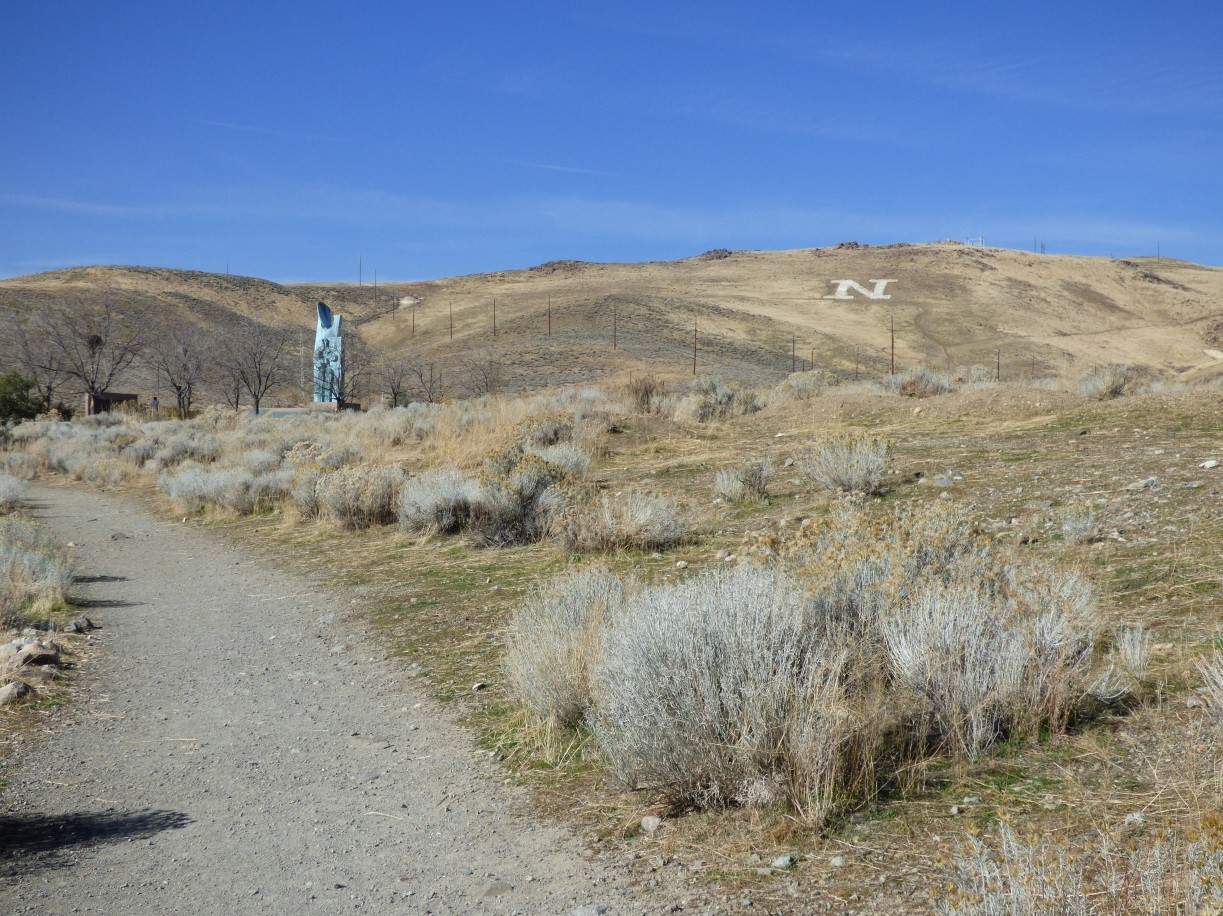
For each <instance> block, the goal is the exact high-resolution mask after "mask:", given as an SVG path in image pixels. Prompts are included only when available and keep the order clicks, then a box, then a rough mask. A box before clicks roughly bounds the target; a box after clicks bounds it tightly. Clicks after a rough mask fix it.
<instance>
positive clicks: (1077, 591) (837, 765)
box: [509, 500, 1149, 824]
mask: <svg viewBox="0 0 1223 916" xmlns="http://www.w3.org/2000/svg"><path fill="white" fill-rule="evenodd" d="M747 552H748V554H749V555H755V558H756V561H755V562H745V563H742V564H740V565H738V566H736V567H733V568H730V569H724V570H717V571H711V572H707V573H704V574H702V575H698V576H695V577H693V578H691V579H688V580H686V581H684V582H680V583H678V584H672V585H658V586H651V587H642V588H640V589H638V590H635V591H633V592H632V594H631V595H629V596H627V597H625V598H624V599H623V600H621V601H620V603H619V604H618V605H616V606H612V604H610V603H604V604H603V605H601V606H600V607H599V609H598V612H597V614H596V613H593V612H592V613H591V614H589V615H586V616H583V613H582V611H581V609H580V608H575V607H573V606H572V605H567V606H566V609H565V612H564V615H562V616H563V620H564V622H556V621H552V620H550V618H549V616H548V614H549V613H550V612H549V611H548V610H547V608H548V607H549V606H548V605H547V604H546V603H544V602H540V601H536V602H535V604H534V605H533V606H532V608H531V610H530V612H529V613H528V612H526V611H524V612H523V613H522V614H521V616H519V617H517V618H516V621H517V622H516V624H515V626H514V628H513V629H512V631H511V634H510V650H509V651H510V653H511V654H512V655H514V657H515V659H516V662H515V664H516V666H517V668H518V669H521V668H522V666H523V665H524V664H525V665H528V666H529V665H531V664H533V663H531V662H529V661H524V660H527V659H531V658H533V657H534V656H533V655H532V652H533V647H532V646H531V645H530V643H531V641H532V640H533V639H536V638H537V636H536V634H537V633H539V634H545V633H548V632H551V631H550V630H549V627H551V628H553V629H559V630H566V631H567V630H571V629H572V628H573V625H572V623H571V621H572V620H574V619H581V620H583V621H587V622H586V623H583V624H582V627H583V628H588V626H593V625H594V624H591V623H589V621H594V620H597V621H598V622H599V623H598V625H599V626H600V627H601V633H602V636H601V642H600V643H599V645H600V647H601V648H600V651H599V654H598V658H597V660H596V662H595V663H593V664H591V663H589V662H584V664H585V665H586V667H585V669H584V670H586V671H589V672H590V674H589V678H588V679H587V680H580V679H579V680H578V681H573V680H572V679H571V680H570V681H569V682H568V683H570V686H571V687H572V688H573V696H575V697H576V699H574V700H573V701H572V702H570V703H569V704H568V705H567V707H566V708H567V709H568V710H569V711H570V712H569V713H567V714H566V716H565V717H564V718H565V721H571V720H572V718H573V715H574V714H575V713H573V710H577V709H581V708H584V709H586V710H587V712H586V719H585V721H586V722H587V723H588V724H590V725H591V726H592V727H593V729H594V733H595V735H596V737H597V740H598V745H599V748H600V750H601V752H602V754H603V756H604V759H605V762H606V763H607V766H608V768H609V770H610V771H611V773H612V774H613V775H614V776H616V777H617V778H618V779H619V780H620V781H621V782H623V783H624V784H625V785H627V786H630V787H633V788H638V789H647V790H650V791H652V792H654V793H656V794H657V795H659V796H661V797H662V798H663V799H665V800H666V801H667V802H668V803H670V804H672V805H675V806H678V807H681V808H682V807H691V806H698V807H700V806H710V805H713V806H723V805H729V804H767V805H782V806H783V807H784V808H786V809H787V810H789V811H791V812H792V813H794V814H796V815H797V816H799V817H800V819H802V820H805V821H807V822H809V823H812V824H819V823H822V822H823V821H824V820H825V819H826V818H827V816H828V815H829V814H830V813H831V812H833V811H834V810H835V809H836V808H837V807H839V806H844V805H855V804H860V803H863V802H865V801H867V800H869V799H870V798H871V797H873V796H874V795H875V794H877V793H879V792H881V791H896V792H899V791H904V790H905V789H906V788H907V786H908V784H909V782H910V781H911V780H912V779H913V778H915V777H914V775H913V774H915V773H918V772H920V771H921V769H922V766H921V765H922V763H923V762H924V761H926V760H928V759H930V758H932V757H948V758H954V759H964V760H973V759H976V758H978V757H980V756H981V755H983V754H986V753H988V752H989V750H990V748H991V747H993V746H994V745H995V744H996V743H997V742H998V741H1000V740H1002V739H1004V738H1007V739H1012V740H1014V739H1024V738H1034V737H1036V736H1039V735H1044V734H1049V733H1058V732H1061V731H1064V730H1065V729H1066V728H1067V727H1068V725H1069V724H1070V723H1071V722H1073V721H1077V720H1079V719H1081V718H1083V717H1085V716H1089V715H1091V714H1093V713H1094V712H1096V711H1098V710H1100V709H1102V708H1103V707H1105V706H1106V705H1109V704H1117V703H1119V702H1120V701H1121V700H1123V699H1126V698H1130V697H1133V696H1134V695H1135V694H1136V693H1137V692H1138V691H1140V690H1141V685H1142V682H1143V678H1144V675H1145V665H1146V660H1147V654H1148V649H1149V637H1147V636H1145V635H1144V633H1143V632H1140V631H1133V632H1126V631H1123V632H1122V633H1121V634H1120V635H1119V636H1118V637H1117V639H1116V640H1115V646H1114V649H1113V652H1112V654H1111V656H1109V658H1107V659H1106V658H1104V657H1102V654H1101V653H1100V652H1098V651H1097V640H1098V636H1099V631H1100V630H1101V629H1102V625H1101V622H1100V619H1099V612H1098V608H1097V604H1096V598H1095V592H1094V589H1093V588H1092V587H1091V585H1090V583H1088V582H1087V581H1086V580H1085V579H1083V578H1082V577H1081V576H1079V575H1078V574H1076V573H1075V572H1073V571H1071V570H1066V569H1062V568H1058V567H1053V566H1049V565H1045V564H1031V563H1026V562H1022V561H1021V559H1020V558H1019V557H1018V556H1016V555H1013V554H1009V553H998V552H997V551H996V549H995V548H994V546H993V545H992V544H990V543H987V542H985V541H984V540H983V539H982V538H981V537H979V536H978V535H977V534H976V532H975V531H974V529H973V527H972V526H971V525H970V524H969V523H968V522H967V521H966V520H965V519H964V518H963V517H962V516H959V515H957V514H956V513H954V512H953V511H951V510H949V509H946V508H939V507H937V506H936V507H934V508H928V509H920V510H910V511H900V512H897V513H887V512H883V511H876V510H875V509H873V508H872V507H871V506H870V505H869V504H863V503H862V502H860V501H854V500H843V501H841V502H839V503H837V504H836V505H835V506H834V508H833V511H832V513H831V514H830V515H829V516H828V517H827V518H824V519H821V520H814V521H810V522H807V523H804V524H803V525H801V526H799V527H798V528H797V529H794V528H788V529H787V528H778V529H777V530H776V531H770V532H766V533H763V534H760V535H757V536H755V537H753V538H752V540H751V542H750V544H749V545H748V547H747ZM555 588H556V589H558V590H559V591H560V592H565V593H566V594H568V595H569V597H570V598H571V599H574V595H575V594H576V592H575V591H574V590H573V589H569V590H568V591H566V588H567V587H566V586H565V585H564V584H563V583H562V584H560V585H557V586H555ZM574 600H576V599H574ZM556 613H557V614H559V613H560V612H559V611H557V612H556ZM584 632H586V631H585V630H584ZM538 638H541V639H545V640H547V641H550V642H555V641H556V637H555V636H539V637H538ZM582 639H583V643H582V644H583V645H584V646H589V645H590V642H589V639H588V637H587V636H583V637H582ZM1119 666H1121V667H1125V668H1126V678H1127V680H1126V681H1124V682H1123V681H1122V680H1121V679H1120V678H1117V677H1115V676H1113V675H1111V674H1109V672H1110V671H1112V670H1113V669H1114V668H1117V667H1119ZM545 667H546V666H537V670H535V671H534V676H537V677H543V678H546V677H548V676H549V672H548V671H547V670H544V668H545ZM517 677H518V679H519V680H522V678H523V675H522V674H521V673H520V674H519V675H517ZM1102 679H1103V680H1105V681H1108V683H1109V690H1108V691H1102V690H1100V689H1099V685H1100V684H1101V683H1102ZM585 683H589V685H590V686H589V695H586V694H584V693H583V691H582V689H579V688H580V687H581V685H582V684H585ZM574 684H577V685H578V686H576V687H574V686H573V685H574ZM530 705H531V706H532V708H534V709H535V710H536V711H537V712H538V713H539V714H540V715H541V716H544V717H553V718H555V719H557V721H558V722H559V721H560V718H559V717H558V716H557V714H556V713H555V712H554V711H549V710H548V708H547V707H546V706H545V705H543V704H540V703H537V702H533V701H531V702H530Z"/></svg>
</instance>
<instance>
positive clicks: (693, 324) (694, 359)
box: [692, 321, 696, 375]
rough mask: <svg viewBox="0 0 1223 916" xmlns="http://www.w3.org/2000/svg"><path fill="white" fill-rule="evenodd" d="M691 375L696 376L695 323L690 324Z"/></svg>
mask: <svg viewBox="0 0 1223 916" xmlns="http://www.w3.org/2000/svg"><path fill="white" fill-rule="evenodd" d="M692 374H693V375H696V322H695V321H694V322H692Z"/></svg>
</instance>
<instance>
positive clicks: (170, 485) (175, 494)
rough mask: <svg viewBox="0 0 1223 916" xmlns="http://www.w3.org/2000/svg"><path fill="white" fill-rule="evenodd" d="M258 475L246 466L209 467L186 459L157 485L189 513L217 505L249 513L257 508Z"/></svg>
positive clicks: (164, 473)
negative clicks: (255, 488) (256, 477)
mask: <svg viewBox="0 0 1223 916" xmlns="http://www.w3.org/2000/svg"><path fill="white" fill-rule="evenodd" d="M254 483H255V475H254V474H252V473H251V472H250V471H248V470H247V469H246V468H215V469H212V468H206V467H203V466H201V465H199V464H196V463H195V462H186V463H184V464H183V465H181V466H179V468H178V469H177V470H176V471H166V472H163V473H162V474H161V476H160V477H159V478H158V480H157V487H158V489H160V490H161V491H162V492H164V493H165V494H166V495H167V496H169V497H170V498H171V499H172V500H174V502H175V503H177V504H178V506H179V507H180V508H181V509H182V510H183V511H186V512H198V511H200V510H201V509H205V508H207V507H209V506H216V507H219V508H222V509H227V510H229V511H230V512H236V513H237V514H239V515H249V514H250V513H251V512H253V511H254V510H255V506H256V495H255V493H254V492H253V487H254Z"/></svg>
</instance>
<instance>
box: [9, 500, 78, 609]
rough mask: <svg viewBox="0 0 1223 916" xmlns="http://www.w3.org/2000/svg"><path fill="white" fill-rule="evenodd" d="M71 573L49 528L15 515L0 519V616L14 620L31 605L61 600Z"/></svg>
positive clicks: (68, 563) (60, 546)
mask: <svg viewBox="0 0 1223 916" xmlns="http://www.w3.org/2000/svg"><path fill="white" fill-rule="evenodd" d="M72 572H73V566H72V561H71V559H70V558H69V556H68V553H67V551H66V550H65V549H64V547H63V545H62V544H60V542H59V541H58V540H57V539H56V537H55V536H54V535H53V534H52V533H51V532H50V531H48V530H47V529H46V528H43V527H42V526H40V525H37V524H35V523H34V522H32V521H30V520H29V519H26V518H22V517H21V516H19V515H7V516H4V517H3V518H0V615H2V616H5V617H8V618H9V619H15V618H17V616H18V615H19V612H20V611H21V610H22V609H23V608H25V607H28V606H29V605H31V604H40V605H53V604H57V603H59V602H61V601H63V599H64V594H65V593H66V592H67V591H68V588H69V586H70V585H71V584H72Z"/></svg>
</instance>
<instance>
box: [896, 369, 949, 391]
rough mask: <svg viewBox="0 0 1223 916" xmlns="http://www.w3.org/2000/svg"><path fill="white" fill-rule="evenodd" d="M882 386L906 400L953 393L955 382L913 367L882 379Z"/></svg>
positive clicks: (927, 370) (935, 373) (933, 372)
mask: <svg viewBox="0 0 1223 916" xmlns="http://www.w3.org/2000/svg"><path fill="white" fill-rule="evenodd" d="M884 384H885V385H886V386H887V387H888V388H889V389H891V390H892V391H895V392H896V393H897V394H899V395H901V396H902V397H906V398H933V397H937V396H938V395H940V394H950V393H951V392H952V391H955V382H954V381H952V380H951V379H949V378H947V376H945V375H942V374H940V373H938V372H935V371H934V370H933V369H929V368H927V367H925V366H915V367H914V368H912V369H909V370H907V371H905V372H902V373H900V374H898V375H891V376H888V377H887V378H886V379H884Z"/></svg>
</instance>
